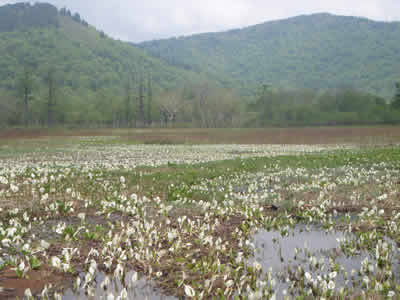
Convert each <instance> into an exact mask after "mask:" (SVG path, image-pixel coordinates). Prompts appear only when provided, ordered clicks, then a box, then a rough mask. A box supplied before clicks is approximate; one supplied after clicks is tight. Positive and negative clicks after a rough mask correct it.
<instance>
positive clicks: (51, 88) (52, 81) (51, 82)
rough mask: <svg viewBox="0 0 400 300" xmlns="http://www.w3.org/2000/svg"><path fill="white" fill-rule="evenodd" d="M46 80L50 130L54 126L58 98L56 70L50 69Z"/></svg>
mask: <svg viewBox="0 0 400 300" xmlns="http://www.w3.org/2000/svg"><path fill="white" fill-rule="evenodd" d="M45 79H46V83H47V87H48V95H47V97H48V98H47V126H48V127H49V128H50V127H52V126H53V124H54V112H55V105H56V96H55V91H56V78H55V69H54V68H53V67H49V69H48V71H47V74H46V76H45Z"/></svg>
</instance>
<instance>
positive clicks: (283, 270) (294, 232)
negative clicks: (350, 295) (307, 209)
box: [249, 225, 399, 299]
mask: <svg viewBox="0 0 400 300" xmlns="http://www.w3.org/2000/svg"><path fill="white" fill-rule="evenodd" d="M355 238H356V237H355V235H354V234H351V233H345V232H339V231H330V232H327V231H325V230H323V229H322V228H319V227H318V226H313V227H311V228H308V227H306V226H305V225H298V226H297V227H296V228H294V229H289V230H288V231H287V232H284V233H283V234H282V233H281V232H280V231H266V230H259V231H258V232H257V233H256V234H255V235H254V236H253V241H252V243H253V245H254V247H255V252H254V256H253V257H252V258H251V259H250V260H249V263H250V264H253V263H254V262H258V263H259V264H260V265H261V268H262V274H263V275H264V277H267V274H268V272H270V277H269V278H271V275H272V278H273V279H274V281H275V285H274V286H273V291H274V293H275V295H276V297H277V298H278V299H282V298H283V296H284V295H290V293H291V292H292V293H293V294H292V296H296V295H298V292H296V291H295V287H294V286H293V285H292V284H293V282H300V281H302V280H304V281H305V282H306V283H308V284H309V285H308V286H312V285H313V284H318V285H319V284H320V283H321V282H322V281H325V282H327V283H328V282H329V281H333V283H334V290H335V291H339V289H340V288H341V287H343V288H348V289H352V290H353V291H357V290H358V291H360V290H361V288H362V282H363V276H364V275H361V276H360V274H361V273H359V271H360V269H362V265H363V261H364V263H365V259H366V258H368V261H369V263H370V264H371V265H372V266H374V270H373V271H372V274H374V273H375V274H376V260H375V248H374V249H373V251H371V252H368V251H361V252H359V253H357V254H356V255H354V256H346V255H345V254H344V253H343V252H342V250H341V247H340V242H339V241H340V240H343V239H345V240H347V241H350V240H353V239H355ZM386 242H387V243H388V244H391V245H392V249H393V252H392V256H391V262H392V272H393V274H394V276H396V277H397V276H398V275H397V274H399V273H398V270H399V263H398V254H399V253H398V249H397V247H396V244H395V243H394V242H393V241H392V240H389V239H386ZM299 267H300V268H301V270H299ZM305 274H307V276H308V278H307V276H305ZM265 279H266V278H265ZM398 279H399V278H396V280H398ZM304 281H303V282H304Z"/></svg>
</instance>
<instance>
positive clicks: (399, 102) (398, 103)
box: [392, 82, 400, 110]
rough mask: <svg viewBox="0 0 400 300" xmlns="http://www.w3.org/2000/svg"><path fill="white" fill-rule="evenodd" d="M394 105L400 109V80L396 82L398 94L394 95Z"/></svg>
mask: <svg viewBox="0 0 400 300" xmlns="http://www.w3.org/2000/svg"><path fill="white" fill-rule="evenodd" d="M392 106H393V108H394V109H397V110H400V82H397V83H396V94H395V96H394V100H393V102H392Z"/></svg>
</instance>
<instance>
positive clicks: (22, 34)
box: [0, 3, 199, 126]
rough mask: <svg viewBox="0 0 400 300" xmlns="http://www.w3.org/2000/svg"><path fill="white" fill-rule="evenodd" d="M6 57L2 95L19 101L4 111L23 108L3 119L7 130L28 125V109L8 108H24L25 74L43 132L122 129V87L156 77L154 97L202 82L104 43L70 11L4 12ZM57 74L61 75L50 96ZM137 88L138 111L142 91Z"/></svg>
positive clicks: (0, 12)
mask: <svg viewBox="0 0 400 300" xmlns="http://www.w3.org/2000/svg"><path fill="white" fill-rule="evenodd" d="M16 15H18V16H19V15H22V16H24V17H21V22H22V21H23V22H22V23H21V22H19V21H18V20H19V19H18V18H17V19H15V18H14V17H15V16H16ZM5 16H7V17H5ZM3 17H4V18H3ZM78 17H79V18H78ZM15 20H17V21H15ZM7 24H9V25H10V26H7ZM11 25H12V26H11ZM0 53H2V54H1V55H0V90H1V91H4V93H5V94H7V95H13V96H14V97H13V98H10V97H3V96H1V98H0V106H1V105H3V104H4V105H5V106H7V107H14V106H15V107H16V112H15V111H9V113H7V114H6V113H4V112H2V114H0V117H1V118H2V119H0V124H1V123H8V124H10V125H11V124H13V123H12V122H15V123H16V124H24V122H23V120H25V119H26V118H25V117H24V113H23V112H24V110H23V109H22V107H20V106H21V104H18V105H19V106H18V105H16V103H9V102H6V101H8V100H12V101H17V102H18V103H22V102H23V100H24V97H23V96H22V95H21V93H20V92H19V91H21V89H20V83H21V81H22V80H21V79H23V78H24V76H25V75H26V74H27V73H26V72H25V70H30V71H31V73H30V74H29V79H30V80H31V81H32V83H33V85H32V89H31V92H30V93H29V100H30V101H29V109H28V110H29V114H30V115H29V123H30V124H37V125H47V124H48V123H50V124H53V123H64V124H74V125H75V126H88V125H91V124H98V125H104V126H121V125H122V124H123V121H124V118H123V115H124V110H125V107H124V105H123V98H124V97H125V92H124V87H123V85H124V83H125V82H126V79H127V78H128V77H129V76H131V74H133V76H132V77H134V78H136V79H138V78H140V76H142V77H143V78H146V74H151V75H152V79H153V85H152V87H153V90H154V92H159V91H161V90H163V89H165V88H174V87H176V86H177V85H181V84H183V83H184V82H186V81H191V80H193V81H195V80H198V78H199V76H198V75H196V74H194V73H193V72H188V71H185V70H181V69H178V68H176V67H173V66H169V65H168V64H167V63H166V62H163V61H161V60H159V59H157V58H154V57H151V56H149V55H148V54H146V53H145V52H144V51H143V50H141V49H139V48H137V47H134V46H132V45H130V44H128V43H123V42H120V41H116V40H113V39H110V38H108V37H106V36H103V37H101V34H100V33H99V32H98V31H97V30H95V29H94V28H93V27H91V26H86V25H85V24H84V21H82V18H81V17H80V16H79V15H78V14H75V15H73V17H72V16H71V13H70V12H69V11H68V10H67V9H62V10H61V11H60V12H58V11H57V9H56V8H55V7H53V6H51V5H48V4H46V5H45V4H35V5H30V4H23V3H20V4H16V5H6V6H3V7H0ZM50 69H52V70H53V73H54V74H55V76H54V80H53V82H52V86H50V87H51V89H49V80H48V75H49V70H50ZM132 85H133V86H134V87H135V88H133V89H132V91H131V93H132V94H131V98H132V99H134V101H132V105H133V106H135V105H136V99H137V95H138V93H139V92H138V90H137V85H138V84H137V82H133V83H132ZM53 89H54V91H55V92H56V93H55V94H54V95H52V93H51V90H53ZM145 89H146V88H145ZM2 94H3V93H2ZM146 95H147V93H144V97H143V98H146V97H147V96H146ZM53 96H54V98H53ZM49 97H51V98H52V99H51V101H50V102H49ZM144 101H145V99H144ZM49 103H50V104H51V108H50V109H49ZM49 112H50V114H49ZM15 113H17V115H16V114H15ZM132 115H134V108H132ZM49 117H50V118H54V120H51V119H50V120H49ZM11 121H12V122H11Z"/></svg>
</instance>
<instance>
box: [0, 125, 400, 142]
mask: <svg viewBox="0 0 400 300" xmlns="http://www.w3.org/2000/svg"><path fill="white" fill-rule="evenodd" d="M82 136H85V137H88V136H92V137H96V136H97V137H99V136H108V137H116V138H118V139H117V141H118V142H121V143H145V144H311V145H312V144H343V143H345V144H394V143H399V142H400V127H398V126H373V127H304V128H265V129H74V130H68V129H52V130H46V129H3V130H0V143H3V144H4V143H10V142H12V141H15V140H26V139H31V140H35V139H40V138H48V137H53V138H54V137H71V138H73V137H82Z"/></svg>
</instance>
